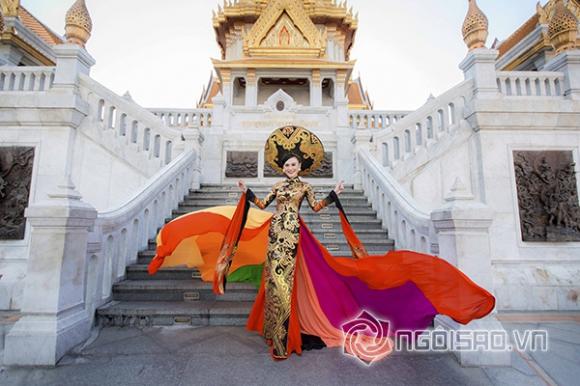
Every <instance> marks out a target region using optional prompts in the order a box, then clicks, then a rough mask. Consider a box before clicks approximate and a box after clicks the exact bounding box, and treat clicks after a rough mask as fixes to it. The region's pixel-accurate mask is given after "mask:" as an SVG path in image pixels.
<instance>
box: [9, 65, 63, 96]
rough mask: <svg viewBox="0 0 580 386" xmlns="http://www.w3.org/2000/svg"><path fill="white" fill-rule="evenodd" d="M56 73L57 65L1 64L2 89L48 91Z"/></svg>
mask: <svg viewBox="0 0 580 386" xmlns="http://www.w3.org/2000/svg"><path fill="white" fill-rule="evenodd" d="M54 73H55V67H8V66H0V91H14V92H23V91H24V92H26V91H48V90H50V88H51V87H52V84H53V82H54Z"/></svg>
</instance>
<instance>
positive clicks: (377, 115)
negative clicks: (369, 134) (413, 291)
mask: <svg viewBox="0 0 580 386" xmlns="http://www.w3.org/2000/svg"><path fill="white" fill-rule="evenodd" d="M407 114H409V111H381V110H352V111H351V112H350V113H349V114H348V122H349V126H350V128H351V129H385V128H387V127H389V126H391V125H392V124H394V123H396V122H398V121H399V120H401V119H403V118H404V117H405V116H406V115H407Z"/></svg>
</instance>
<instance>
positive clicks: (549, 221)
mask: <svg viewBox="0 0 580 386" xmlns="http://www.w3.org/2000/svg"><path fill="white" fill-rule="evenodd" d="M574 167H575V164H574V160H573V157H572V152H570V151H514V168H515V175H516V183H517V194H518V206H519V213H520V228H521V231H522V239H523V240H524V241H548V242H566V241H580V206H579V204H578V185H577V183H576V175H575V172H574Z"/></svg>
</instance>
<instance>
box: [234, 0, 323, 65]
mask: <svg viewBox="0 0 580 386" xmlns="http://www.w3.org/2000/svg"><path fill="white" fill-rule="evenodd" d="M284 13H286V14H287V15H288V16H289V17H290V20H291V21H292V22H293V23H294V25H295V26H296V27H297V28H298V30H299V31H300V32H301V33H302V35H303V37H304V39H305V40H306V41H307V42H308V45H309V47H308V48H298V47H291V48H281V47H278V48H264V47H261V43H262V41H263V40H264V39H265V38H266V36H267V35H268V32H270V30H271V29H272V28H273V27H274V26H275V25H276V23H277V22H278V20H279V19H280V18H281V17H282V16H283V14H284ZM325 52H326V44H325V41H324V39H323V36H322V34H321V33H320V31H319V30H318V29H317V28H316V26H315V25H314V23H313V22H312V20H311V19H310V17H309V16H308V14H307V13H306V11H305V9H304V7H303V4H302V1H299V0H273V1H271V2H269V3H268V5H267V6H266V9H265V10H264V11H263V12H262V14H261V15H260V17H259V18H258V20H257V21H256V23H255V24H254V25H253V26H252V29H251V30H250V32H249V33H248V35H246V37H245V39H244V53H245V54H246V55H248V56H273V55H292V56H300V57H304V56H306V57H315V58H317V57H322V56H324V54H325Z"/></svg>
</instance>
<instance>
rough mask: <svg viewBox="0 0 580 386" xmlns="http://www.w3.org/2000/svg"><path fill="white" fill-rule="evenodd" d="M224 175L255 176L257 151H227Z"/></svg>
mask: <svg viewBox="0 0 580 386" xmlns="http://www.w3.org/2000/svg"><path fill="white" fill-rule="evenodd" d="M226 177H229V178H257V177H258V152H256V151H228V153H227V164H226Z"/></svg>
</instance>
